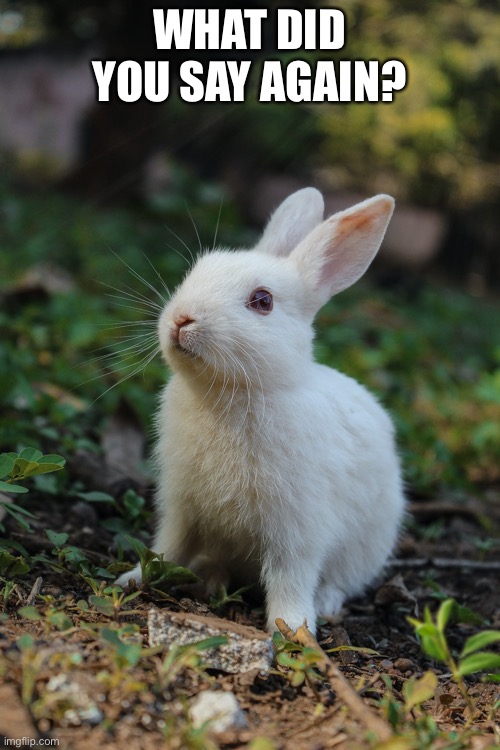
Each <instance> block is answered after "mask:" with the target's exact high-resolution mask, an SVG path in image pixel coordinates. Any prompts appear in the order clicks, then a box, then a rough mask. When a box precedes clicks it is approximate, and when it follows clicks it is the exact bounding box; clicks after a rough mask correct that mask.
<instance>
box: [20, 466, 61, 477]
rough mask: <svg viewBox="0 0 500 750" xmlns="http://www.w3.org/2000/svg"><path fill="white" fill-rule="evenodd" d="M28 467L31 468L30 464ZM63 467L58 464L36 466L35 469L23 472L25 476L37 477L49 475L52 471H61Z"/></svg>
mask: <svg viewBox="0 0 500 750" xmlns="http://www.w3.org/2000/svg"><path fill="white" fill-rule="evenodd" d="M30 467H32V464H30ZM62 468H63V467H62V466H59V464H49V463H46V464H42V463H39V464H36V467H35V468H29V469H28V471H26V472H25V476H30V477H33V476H38V475H40V474H50V472H52V471H61V469H62Z"/></svg>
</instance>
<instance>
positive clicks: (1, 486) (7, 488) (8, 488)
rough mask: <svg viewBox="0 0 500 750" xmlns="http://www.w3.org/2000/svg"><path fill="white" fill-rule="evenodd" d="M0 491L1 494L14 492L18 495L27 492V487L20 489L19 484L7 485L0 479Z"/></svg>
mask: <svg viewBox="0 0 500 750" xmlns="http://www.w3.org/2000/svg"><path fill="white" fill-rule="evenodd" d="M0 491H1V492H16V493H18V494H21V493H24V492H28V488H27V487H21V485H20V484H9V483H8V482H4V481H3V479H0Z"/></svg>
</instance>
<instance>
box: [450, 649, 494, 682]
mask: <svg viewBox="0 0 500 750" xmlns="http://www.w3.org/2000/svg"><path fill="white" fill-rule="evenodd" d="M489 669H500V654H494V653H493V652H492V651H480V652H479V653H478V654H471V655H470V656H466V657H465V659H462V660H461V661H460V664H459V665H458V674H459V675H461V676H462V677H464V676H465V675H467V674H473V673H474V672H486V671H487V670H489Z"/></svg>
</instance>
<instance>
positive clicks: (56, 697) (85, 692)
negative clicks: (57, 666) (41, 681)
mask: <svg viewBox="0 0 500 750" xmlns="http://www.w3.org/2000/svg"><path fill="white" fill-rule="evenodd" d="M45 689H46V692H47V693H50V694H51V701H52V703H53V704H54V705H56V704H58V705H60V706H61V707H63V706H64V711H63V716H62V719H61V725H62V726H80V725H81V724H82V723H83V724H90V725H93V726H95V725H96V724H99V722H101V721H102V720H103V718H104V714H103V713H102V711H101V710H100V709H99V708H98V707H97V706H96V704H95V702H94V700H93V698H92V697H91V695H92V693H93V691H94V690H95V684H94V682H93V681H92V680H90V679H89V678H88V676H86V675H82V674H74V675H68V674H66V673H63V672H61V673H59V674H56V675H53V676H52V677H51V678H50V680H49V681H48V682H47V685H46V688H45Z"/></svg>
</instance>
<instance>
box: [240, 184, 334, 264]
mask: <svg viewBox="0 0 500 750" xmlns="http://www.w3.org/2000/svg"><path fill="white" fill-rule="evenodd" d="M323 212H324V203H323V196H322V195H321V193H320V192H319V190H316V189H315V188H304V189H303V190H298V191H297V192H296V193H293V194H292V195H290V196H289V197H288V198H287V199H286V200H285V201H283V203H282V204H281V205H280V206H278V208H277V209H276V211H275V212H274V213H273V215H272V216H271V218H270V220H269V223H268V224H267V226H266V228H265V230H264V234H263V235H262V238H261V240H260V242H259V243H258V245H257V246H256V247H255V248H254V249H255V250H259V251H263V252H266V253H270V254H271V255H276V256H284V255H288V254H289V253H291V251H292V250H293V248H294V247H296V246H297V245H298V244H299V242H301V241H302V240H303V239H304V237H306V236H307V235H308V234H309V232H310V231H311V230H312V229H314V227H316V226H317V225H318V224H319V223H320V222H321V221H322V220H323Z"/></svg>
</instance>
